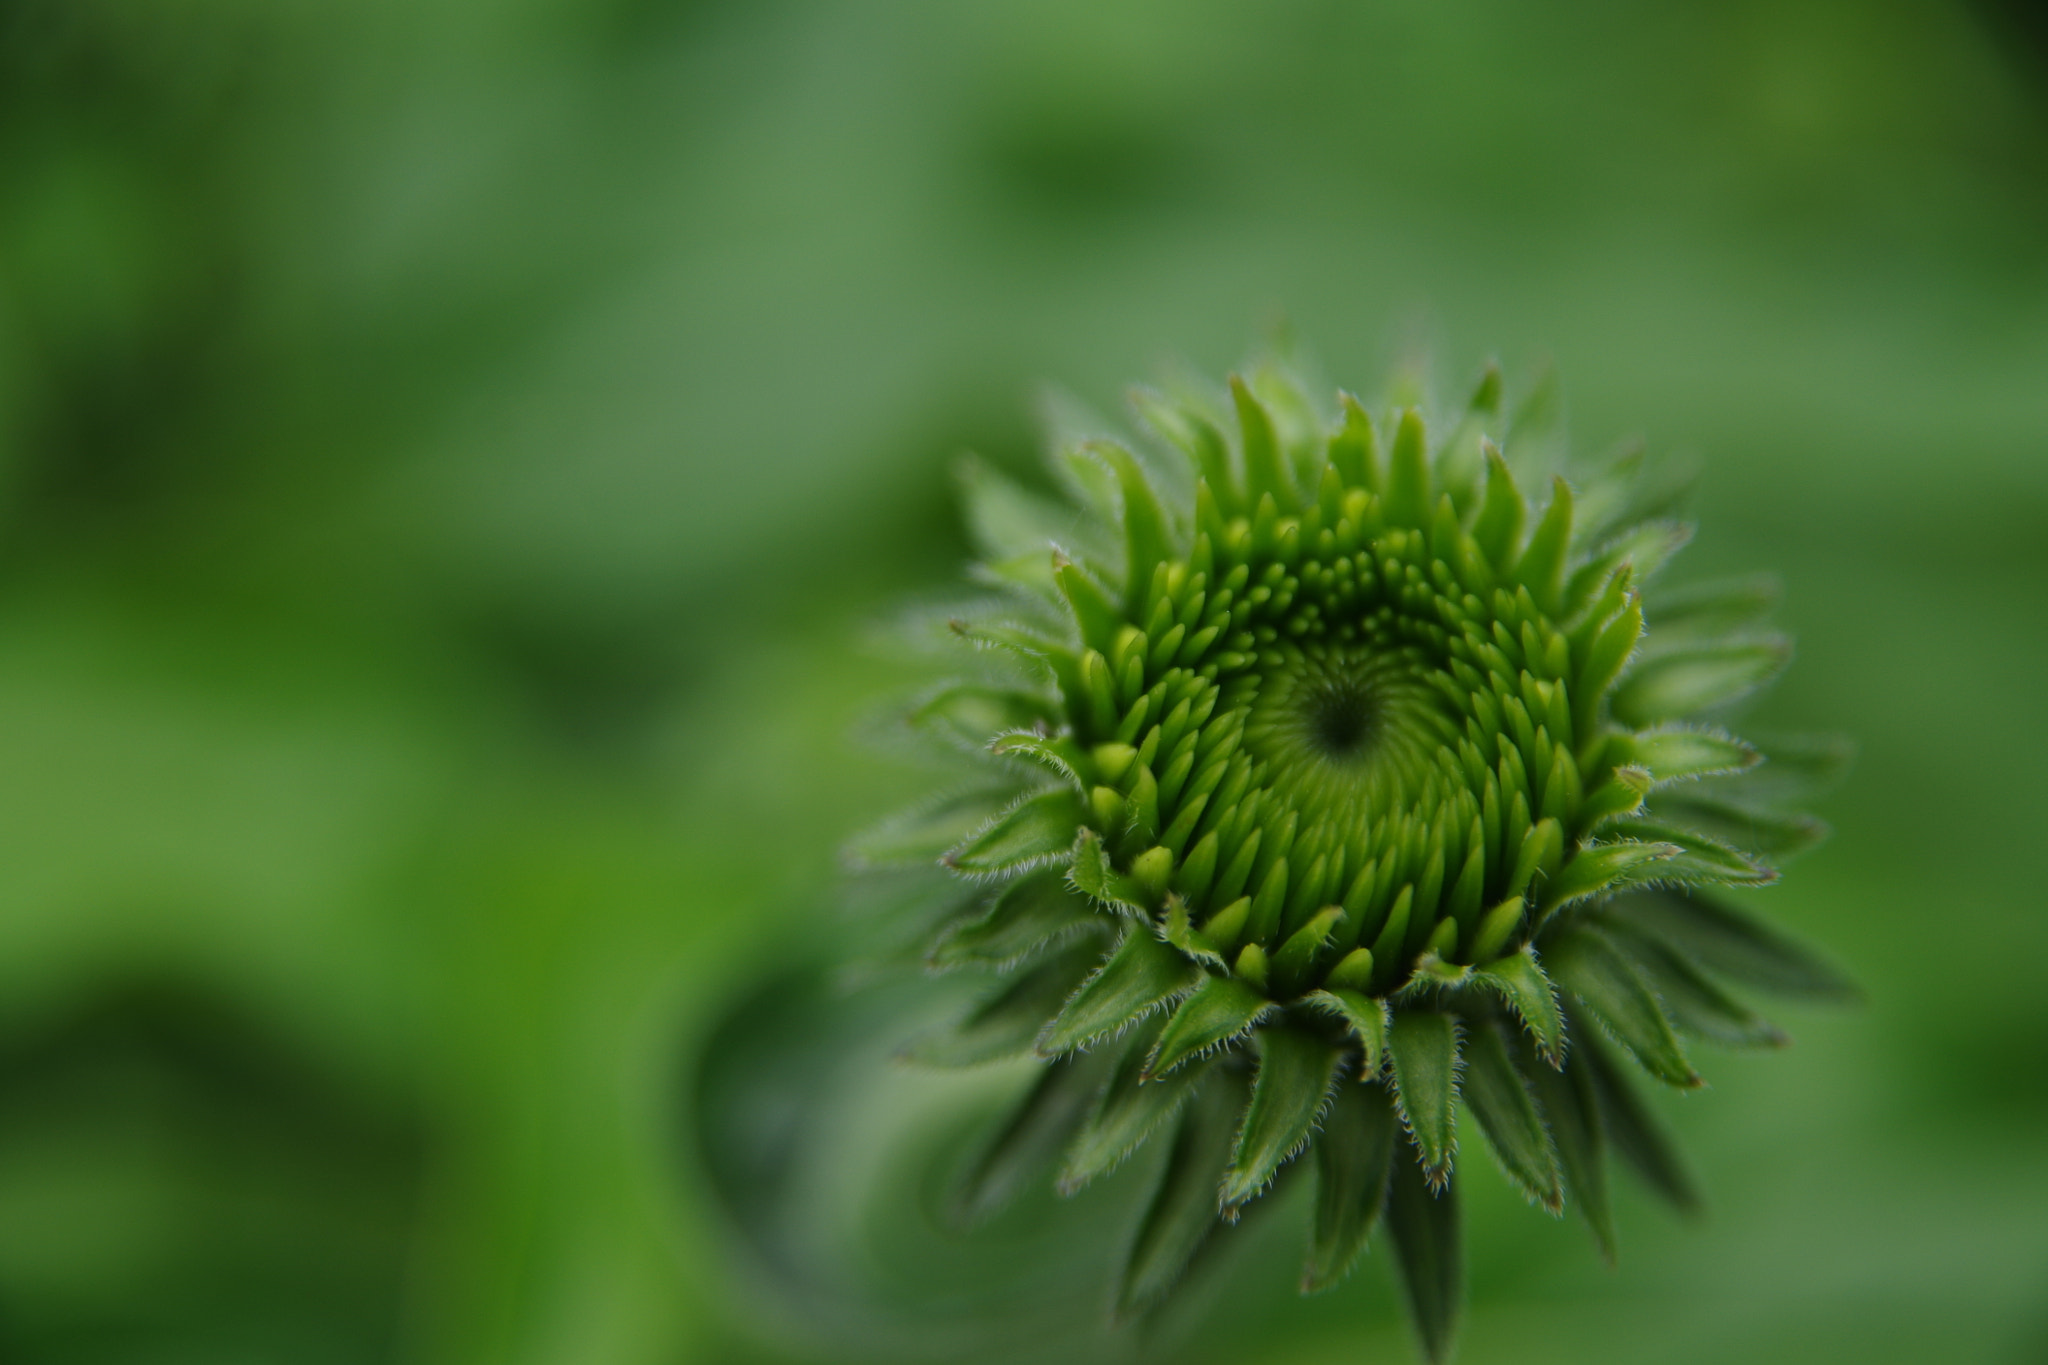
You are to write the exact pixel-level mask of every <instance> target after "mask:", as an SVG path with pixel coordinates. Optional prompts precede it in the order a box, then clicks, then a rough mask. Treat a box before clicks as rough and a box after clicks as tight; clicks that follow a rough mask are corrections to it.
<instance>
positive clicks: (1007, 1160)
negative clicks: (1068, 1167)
mask: <svg viewBox="0 0 2048 1365" xmlns="http://www.w3.org/2000/svg"><path fill="white" fill-rule="evenodd" d="M1104 1061H1105V1059H1102V1058H1098V1057H1082V1058H1076V1059H1071V1060H1067V1059H1063V1060H1061V1061H1057V1062H1053V1063H1051V1064H1050V1065H1048V1066H1047V1067H1046V1068H1045V1071H1044V1074H1043V1075H1041V1076H1040V1077H1039V1079H1038V1081H1037V1082H1036V1083H1035V1084H1034V1085H1033V1086H1032V1087H1031V1089H1030V1090H1029V1091H1028V1092H1027V1093H1026V1094H1025V1096H1024V1099H1023V1102H1022V1103H1020V1104H1019V1105H1018V1106H1017V1107H1016V1108H1015V1109H1014V1110H1012V1111H1011V1113H1010V1115H1009V1117H1008V1118H1006V1119H1005V1120H1004V1121H1003V1123H1002V1124H1001V1125H1000V1126H999V1127H998V1128H997V1129H996V1131H995V1133H994V1134H993V1135H992V1136H991V1137H990V1139H989V1140H988V1142H987V1143H986V1144H984V1146H983V1147H982V1149H981V1152H980V1153H979V1155H977V1156H976V1157H975V1159H974V1161H973V1162H972V1163H971V1164H970V1165H969V1166H968V1168H967V1170H966V1172H965V1174H964V1176H963V1177H962V1179H961V1181H960V1183H959V1185H958V1186H957V1187H956V1189H955V1190H954V1192H953V1198H952V1201H951V1204H950V1206H949V1209H948V1212H949V1214H950V1215H951V1218H952V1220H953V1222H954V1223H955V1224H956V1225H957V1226H963V1227H964V1226H971V1225H972V1224H975V1223H978V1222H980V1221H982V1220H983V1219H985V1218H987V1217H988V1216H989V1215H991V1214H993V1213H995V1212H996V1211H997V1210H998V1209H1000V1208H1002V1207H1003V1206H1004V1205H1005V1204H1007V1203H1009V1201H1010V1200H1011V1199H1012V1198H1014V1197H1015V1196H1016V1194H1017V1193H1018V1191H1020V1190H1022V1189H1023V1188H1024V1187H1025V1186H1027V1185H1029V1184H1031V1183H1033V1182H1034V1181H1036V1180H1037V1179H1038V1178H1039V1176H1040V1173H1041V1172H1043V1171H1044V1169H1045V1168H1046V1167H1047V1166H1049V1165H1050V1164H1051V1163H1052V1160H1053V1158H1054V1157H1055V1156H1057V1155H1058V1153H1059V1150H1060V1148H1061V1147H1063V1146H1065V1145H1066V1142H1067V1140H1068V1138H1069V1137H1071V1136H1072V1134H1073V1132H1074V1129H1075V1128H1076V1126H1078V1125H1079V1124H1080V1122H1081V1119H1082V1116H1083V1115H1085V1114H1086V1113H1087V1112H1088V1102H1089V1100H1090V1099H1091V1098H1093V1096H1094V1093H1095V1087H1096V1086H1098V1085H1099V1084H1101V1082H1102V1073H1103V1071H1104V1070H1105V1065H1104Z"/></svg>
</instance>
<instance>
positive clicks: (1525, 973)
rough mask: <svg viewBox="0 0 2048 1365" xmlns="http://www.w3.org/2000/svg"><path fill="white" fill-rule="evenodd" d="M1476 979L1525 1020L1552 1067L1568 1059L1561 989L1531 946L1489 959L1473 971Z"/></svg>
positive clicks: (1539, 1048) (1530, 1032)
mask: <svg viewBox="0 0 2048 1365" xmlns="http://www.w3.org/2000/svg"><path fill="white" fill-rule="evenodd" d="M1472 976H1473V980H1474V981H1476V982H1478V983H1479V984H1480V985H1482V986H1485V987H1486V988H1488V989H1490V990H1492V991H1494V992H1496V993H1498V994H1499V996H1500V997H1501V998H1502V999H1503V1000H1505V1001H1507V1003H1508V1007H1509V1008H1510V1009H1512V1010H1514V1012H1515V1016H1516V1018H1518V1019H1520V1020H1521V1021H1522V1027H1524V1028H1525V1029H1527V1030H1528V1031H1529V1036H1530V1037H1531V1038H1533V1039H1535V1041H1536V1046H1537V1049H1538V1050H1539V1051H1541V1052H1542V1054H1543V1059H1544V1060H1545V1061H1546V1062H1548V1063H1550V1065H1552V1066H1561V1065H1563V1062H1564V1046H1565V1044H1564V1015H1563V1013H1562V1012H1561V1011H1560V1010H1559V1009H1558V1006H1557V992H1556V991H1555V989H1553V988H1552V986H1551V984H1550V977H1549V976H1548V975H1547V974H1546V973H1545V972H1544V970H1543V967H1542V965H1541V964H1540V963H1538V962H1537V960H1536V954H1535V952H1534V951H1533V950H1531V949H1529V948H1524V949H1522V951H1521V952H1519V953H1515V954H1513V955H1512V956H1510V957H1504V958H1501V959H1499V960H1498V961H1495V962H1489V963H1487V964H1486V965H1485V966H1484V967H1481V968H1479V969H1478V970H1477V971H1475V972H1474V973H1473V974H1472Z"/></svg>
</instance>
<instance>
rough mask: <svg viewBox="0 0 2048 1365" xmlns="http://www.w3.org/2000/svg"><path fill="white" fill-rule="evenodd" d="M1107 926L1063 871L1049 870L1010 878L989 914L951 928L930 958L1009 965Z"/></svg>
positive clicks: (937, 963) (937, 962) (938, 963)
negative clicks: (1067, 882) (1067, 883)
mask: <svg viewBox="0 0 2048 1365" xmlns="http://www.w3.org/2000/svg"><path fill="white" fill-rule="evenodd" d="M1107 927H1108V921H1107V920H1106V919H1105V918H1104V917H1103V916H1102V915H1101V914H1099V913H1097V912H1096V910H1095V909H1094V908H1093V907H1092V906H1090V905H1089V904H1088V902H1087V901H1085V900H1083V899H1082V898H1081V897H1080V896H1078V895H1076V894H1075V893H1074V891H1073V890H1072V889H1071V888H1070V887H1068V886H1067V885H1066V881H1065V878H1064V877H1063V876H1062V874H1061V873H1059V872H1058V871H1056V870H1052V869H1047V870H1044V871H1039V872H1034V873H1032V874H1030V875H1029V876H1026V877H1023V878H1020V879H1019V880H1017V881H1015V882H1012V883H1011V884H1010V885H1009V886H1008V887H1006V888H1004V890H1003V893H1002V894H1001V895H1000V896H998V897H997V898H996V902H995V904H994V905H992V906H990V907H989V911H988V913H987V914H985V915H983V916H982V917H981V918H979V919H975V920H969V921H967V922H965V923H963V924H960V925H958V926H956V927H955V928H954V929H952V930H951V931H950V932H949V933H947V934H946V935H945V936H944V937H943V938H941V939H940V940H939V941H938V943H937V944H936V945H935V946H934V947H933V949H932V954H931V961H932V965H933V966H934V967H945V968H951V967H995V968H1007V967H1011V966H1014V965H1015V964H1017V963H1019V962H1021V961H1023V960H1024V959H1026V958H1028V957H1031V956H1033V955H1034V954H1036V953H1039V952H1041V951H1043V950H1044V949H1045V948H1046V947H1048V946H1049V945H1052V944H1057V943H1059V942H1061V941H1063V940H1065V939H1068V938H1071V937H1074V936H1076V935H1080V934H1087V933H1101V932H1102V931H1103V930H1104V929H1106V928H1107Z"/></svg>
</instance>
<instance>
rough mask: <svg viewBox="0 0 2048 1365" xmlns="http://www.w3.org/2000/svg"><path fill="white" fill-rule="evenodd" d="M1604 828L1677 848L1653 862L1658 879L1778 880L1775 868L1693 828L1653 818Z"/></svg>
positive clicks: (1754, 882)
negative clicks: (1663, 857) (1675, 850)
mask: <svg viewBox="0 0 2048 1365" xmlns="http://www.w3.org/2000/svg"><path fill="white" fill-rule="evenodd" d="M1652 800H1653V801H1654V798H1652ZM1608 829H1609V830H1610V831H1611V832H1612V833H1613V834H1615V835H1616V836H1617V837H1619V838H1621V839H1635V840H1638V841H1641V842H1644V843H1655V844H1670V845H1675V846H1676V847H1677V849H1678V852H1676V853H1674V854H1672V855H1671V856H1670V857H1668V858H1666V859H1664V860H1663V861H1661V862H1659V863H1658V864H1657V865H1656V868H1655V872H1656V878H1657V880H1659V881H1674V882H1706V883H1713V884H1726V885H1733V886H1765V885H1768V884H1769V883H1771V882H1774V881H1776V880H1777V879H1778V873H1777V870H1776V869H1775V868H1771V867H1766V866H1765V865H1764V864H1762V863H1760V862H1758V861H1757V860H1756V859H1754V858H1751V857H1749V856H1748V855H1746V854H1743V853H1739V852H1737V851H1736V850H1735V849H1732V848H1730V847H1728V845H1726V844H1724V843H1721V842H1720V841H1719V840H1716V839H1710V838H1708V837H1707V836H1706V835H1704V834H1700V833H1697V832H1695V831H1693V830H1689V829H1680V828H1679V827H1678V826H1676V825H1671V824H1665V823H1663V822H1661V821H1656V820H1616V821H1614V822H1613V823H1612V824H1610V825H1609V826H1608Z"/></svg>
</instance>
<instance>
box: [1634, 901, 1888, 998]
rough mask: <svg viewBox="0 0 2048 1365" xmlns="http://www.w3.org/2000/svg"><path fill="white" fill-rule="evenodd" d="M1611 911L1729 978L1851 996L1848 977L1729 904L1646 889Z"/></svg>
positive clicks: (1788, 990) (1783, 989)
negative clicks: (1641, 893)
mask: <svg viewBox="0 0 2048 1365" xmlns="http://www.w3.org/2000/svg"><path fill="white" fill-rule="evenodd" d="M1611 913H1612V914H1613V915H1614V916H1615V917H1616V918H1619V919H1623V920H1625V921H1626V922H1627V923H1628V924H1629V925H1630V926H1632V927H1636V928H1640V929H1642V930H1644V931H1646V932H1649V933H1653V934H1655V935H1656V936H1657V937H1659V938H1661V939H1662V940H1664V941H1665V942H1666V943H1668V944H1670V945H1671V946H1672V947H1673V948H1675V949H1676V950H1678V951H1679V952H1680V953H1682V954H1684V955H1685V956H1686V957H1688V958H1690V959H1691V960H1693V961H1695V962H1699V963H1701V964H1703V965H1705V966H1707V967H1710V968H1712V969H1713V970H1714V971H1716V972H1719V973H1720V974H1721V975H1723V976H1725V977H1727V978H1729V979H1730V980H1732V981H1737V982H1740V983H1742V984H1744V985H1748V986H1754V987H1756V988H1757V989H1759V990H1767V991H1776V992H1778V993H1779V994H1781V995H1795V996H1812V997H1815V998H1818V999H1836V1000H1840V999H1851V998H1854V996H1855V995H1856V988H1855V987H1854V986H1852V985H1851V984H1850V983H1849V979H1848V978H1847V977H1845V976H1843V975H1842V973H1841V972H1840V971H1838V970H1837V969H1835V968H1834V967H1831V966H1829V965H1828V964H1827V963H1826V962H1824V961H1822V960H1821V959H1820V958H1819V957H1817V956H1815V954H1814V953H1813V952H1812V951H1811V950H1810V949H1807V948H1803V947H1801V946H1800V945H1798V944H1797V943H1794V942H1793V941H1792V940H1791V939H1789V938H1787V937H1785V936H1784V935H1783V934H1781V933H1779V932H1778V931H1777V930H1775V929H1773V928H1771V927H1770V926H1768V925H1766V924H1764V923H1763V922H1762V921H1760V920H1758V919H1756V918H1754V917H1753V916H1750V915H1747V914H1745V913H1743V912H1742V911H1739V910H1737V909H1735V908H1734V907H1732V906H1728V905H1723V904H1721V903H1719V902H1716V901H1712V900H1708V899H1706V898H1704V897H1701V896H1697V895H1693V896H1681V895H1676V894H1671V893H1649V894H1643V895H1637V896H1631V897H1629V898H1627V899H1626V900H1623V901H1620V902H1618V903H1617V904H1616V905H1615V907H1614V908H1613V910H1612V911H1611Z"/></svg>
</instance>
